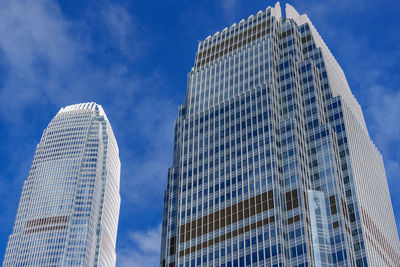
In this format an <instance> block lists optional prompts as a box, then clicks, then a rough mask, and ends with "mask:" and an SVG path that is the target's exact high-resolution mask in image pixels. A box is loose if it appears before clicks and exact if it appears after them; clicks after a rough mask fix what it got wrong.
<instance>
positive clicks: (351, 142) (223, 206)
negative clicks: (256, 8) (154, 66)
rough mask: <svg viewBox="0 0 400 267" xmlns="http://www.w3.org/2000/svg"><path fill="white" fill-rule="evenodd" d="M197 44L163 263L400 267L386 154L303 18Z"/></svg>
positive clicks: (276, 10) (166, 215)
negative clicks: (384, 161) (387, 177)
mask: <svg viewBox="0 0 400 267" xmlns="http://www.w3.org/2000/svg"><path fill="white" fill-rule="evenodd" d="M285 11H286V12H285V13H286V16H285V17H282V12H281V7H280V4H279V2H278V3H277V4H276V5H275V6H274V7H268V8H267V9H266V10H265V11H260V12H258V13H257V14H256V15H251V16H250V17H249V18H248V19H247V20H241V21H240V22H239V23H237V24H236V23H235V24H233V25H232V26H231V27H230V28H225V29H223V30H222V32H217V33H215V34H214V35H213V36H209V37H207V38H206V39H205V40H204V41H202V42H200V43H199V46H198V51H197V54H196V59H195V64H194V67H193V68H192V70H191V72H190V73H189V74H188V88H187V93H186V99H185V103H184V104H183V105H181V106H180V107H179V116H178V119H177V120H176V123H175V139H174V155H173V165H172V167H171V168H170V169H169V171H168V181H167V189H166V191H165V195H164V210H163V221H162V240H161V258H160V266H162V267H164V266H168V267H171V266H179V267H187V266H221V267H222V266H223V267H232V266H235V267H236V266H273V267H278V266H290V267H307V266H310V267H311V266H356V267H360V266H391V267H394V266H400V245H399V238H398V233H397V229H396V223H395V219H394V215H393V210H392V205H391V200H390V195H389V190H388V186H387V181H386V175H385V169H384V166H383V161H382V157H381V154H380V153H379V151H378V150H377V148H376V147H375V145H374V144H373V143H372V141H371V139H370V137H369V135H368V131H367V127H366V124H365V121H364V117H363V114H362V111H361V108H360V105H359V104H358V102H357V100H356V99H355V98H354V96H353V95H352V93H351V91H350V88H349V86H348V83H347V81H346V78H345V75H344V73H343V71H342V69H341V68H340V66H339V64H338V63H337V62H336V60H335V58H334V57H333V55H332V54H331V52H330V51H329V49H328V47H327V46H326V45H325V43H324V41H323V40H322V38H321V37H320V35H319V34H318V32H317V31H316V29H315V28H314V26H313V24H312V23H311V21H310V20H309V19H308V17H307V15H299V14H298V13H297V11H296V10H295V9H294V8H293V7H292V6H290V5H286V9H285Z"/></svg>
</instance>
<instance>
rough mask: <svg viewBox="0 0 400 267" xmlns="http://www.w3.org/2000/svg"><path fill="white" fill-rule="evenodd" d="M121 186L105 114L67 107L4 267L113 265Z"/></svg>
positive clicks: (56, 122) (35, 167)
mask: <svg viewBox="0 0 400 267" xmlns="http://www.w3.org/2000/svg"><path fill="white" fill-rule="evenodd" d="M119 180H120V161H119V155H118V146H117V142H116V140H115V137H114V134H113V131H112V128H111V125H110V123H109V121H108V119H107V116H106V114H105V113H104V110H103V108H102V107H101V106H100V105H98V104H96V103H85V104H78V105H72V106H67V107H65V108H62V109H61V110H60V111H59V112H58V113H57V115H56V116H55V117H54V118H53V119H52V121H51V122H50V124H49V125H48V127H47V128H46V129H45V130H44V132H43V136H42V138H41V140H40V143H39V144H38V145H37V148H36V152H35V156H34V158H33V162H32V165H31V169H30V172H29V175H28V178H27V179H26V181H25V182H24V186H23V189H22V194H21V199H20V202H19V206H18V212H17V216H16V219H15V224H14V228H13V232H12V234H11V235H10V237H9V240H8V244H7V249H6V253H5V258H4V261H3V266H4V267H6V266H13V267H15V266H115V261H116V253H115V243H116V237H117V227H118V217H119V207H120V195H119Z"/></svg>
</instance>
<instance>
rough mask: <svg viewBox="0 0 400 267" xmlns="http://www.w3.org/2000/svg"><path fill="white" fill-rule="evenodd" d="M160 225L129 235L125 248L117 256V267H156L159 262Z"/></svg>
mask: <svg viewBox="0 0 400 267" xmlns="http://www.w3.org/2000/svg"><path fill="white" fill-rule="evenodd" d="M160 244H161V225H158V226H157V227H155V228H150V229H148V230H146V231H135V232H132V233H130V235H129V240H127V241H126V244H125V247H122V248H121V250H120V251H119V253H118V255H117V266H119V267H143V266H158V265H159V262H160Z"/></svg>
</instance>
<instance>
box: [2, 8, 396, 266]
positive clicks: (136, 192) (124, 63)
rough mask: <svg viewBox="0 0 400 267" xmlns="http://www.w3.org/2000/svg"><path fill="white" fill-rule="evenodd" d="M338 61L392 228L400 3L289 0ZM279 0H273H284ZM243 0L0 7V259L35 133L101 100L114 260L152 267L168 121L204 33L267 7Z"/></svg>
mask: <svg viewBox="0 0 400 267" xmlns="http://www.w3.org/2000/svg"><path fill="white" fill-rule="evenodd" d="M288 2H289V3H290V4H292V5H293V6H294V7H295V8H296V9H297V10H298V11H299V13H301V14H302V13H307V14H308V16H309V17H310V19H311V21H312V22H313V24H314V25H315V27H316V28H317V30H318V31H319V33H320V34H321V36H322V38H323V39H324V40H325V42H326V43H327V45H328V46H329V48H330V49H331V51H332V53H333V54H334V55H335V57H336V59H337V60H338V62H339V64H340V65H341V66H342V68H343V70H344V72H345V74H346V76H347V79H348V81H349V84H350V88H351V89H352V91H353V94H354V95H355V96H356V98H357V99H358V101H359V102H360V104H361V106H362V108H363V111H364V116H365V118H366V121H367V125H368V128H369V132H370V135H371V137H372V139H373V141H374V143H375V144H376V145H377V147H378V148H379V149H380V151H381V153H382V154H383V158H384V162H385V166H386V171H387V177H388V182H389V188H390V192H391V195H392V202H393V207H394V212H395V216H396V219H397V224H398V228H399V224H400V179H399V178H400V177H399V173H400V152H399V151H400V123H399V121H400V88H399V85H400V75H399V70H400V32H399V30H398V28H399V27H400V16H398V10H399V8H400V2H399V1H396V0H393V1H386V0H384V1H378V0H376V1H372V0H371V1H364V0H353V1H348V0H335V1H333V0H329V1H323V0H307V1H288ZM284 3H285V2H281V4H282V5H283V4H284ZM274 4H275V2H273V1H265V0H264V1H261V0H253V1H245V0H214V1H211V0H206V1H194V0H186V1H183V0H180V1H178V0H176V1H154V0H141V1H128V0H125V1H123V0H122V1H118V0H117V1H109V0H88V1H80V0H68V1H55V0H35V1H29V0H2V1H1V2H0V140H1V146H0V166H1V168H0V199H2V201H1V202H0V217H1V218H2V219H1V220H0V259H2V258H3V256H4V251H5V246H6V242H7V238H8V235H9V234H10V233H11V231H12V226H13V221H14V218H15V214H16V210H17V205H18V201H19V196H20V193H21V189H22V184H23V181H24V180H25V179H26V176H27V174H28V171H29V166H30V164H31V161H32V158H33V154H34V151H35V147H36V144H37V143H38V142H39V140H40V137H41V135H42V131H43V129H44V128H45V127H46V126H47V124H48V123H49V122H50V120H51V118H52V117H53V116H54V115H55V114H56V113H57V111H58V110H59V109H60V107H62V106H65V105H69V104H75V103H80V102H88V101H95V102H97V103H99V104H101V105H102V106H103V107H104V109H105V111H106V113H107V116H108V118H109V119H110V122H111V125H112V127H113V129H114V133H115V135H116V138H117V141H118V144H119V148H120V158H121V163H122V168H121V198H122V204H121V211H120V224H119V233H118V241H117V254H118V260H117V266H123V267H125V266H133V267H135V266H157V264H158V259H159V246H160V243H159V240H160V222H161V216H162V194H163V190H164V187H165V183H166V174H167V169H168V167H169V166H170V164H171V158H172V141H173V123H174V120H175V118H176V117H177V107H178V105H180V104H181V103H182V102H183V101H184V97H185V92H186V78H187V73H188V72H189V71H190V69H191V67H192V65H193V62H194V56H195V52H196V49H197V40H202V39H204V38H206V37H207V36H208V35H212V34H214V33H215V32H216V31H220V30H222V29H223V28H225V27H229V26H230V25H231V24H232V23H234V22H238V21H240V20H241V19H242V18H247V17H248V16H249V15H250V14H255V13H257V12H258V10H261V9H265V8H266V7H267V6H269V5H274Z"/></svg>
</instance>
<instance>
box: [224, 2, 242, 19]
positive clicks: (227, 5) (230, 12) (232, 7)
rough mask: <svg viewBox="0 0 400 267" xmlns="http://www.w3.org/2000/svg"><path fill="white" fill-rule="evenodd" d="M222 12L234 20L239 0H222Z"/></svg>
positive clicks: (226, 17)
mask: <svg viewBox="0 0 400 267" xmlns="http://www.w3.org/2000/svg"><path fill="white" fill-rule="evenodd" d="M220 4H221V7H222V12H223V15H224V17H225V19H226V20H232V19H233V18H234V17H235V15H236V11H237V8H238V4H239V3H238V0H220Z"/></svg>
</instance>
